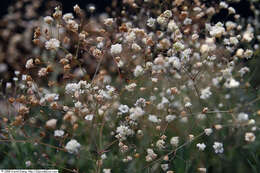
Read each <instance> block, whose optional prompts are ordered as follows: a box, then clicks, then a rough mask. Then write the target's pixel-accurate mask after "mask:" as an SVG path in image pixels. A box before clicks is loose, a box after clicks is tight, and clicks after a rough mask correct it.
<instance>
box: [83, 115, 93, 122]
mask: <svg viewBox="0 0 260 173" xmlns="http://www.w3.org/2000/svg"><path fill="white" fill-rule="evenodd" d="M93 117H94V115H93V114H89V115H86V116H85V120H87V121H92V120H93Z"/></svg>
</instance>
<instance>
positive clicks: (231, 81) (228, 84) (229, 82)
mask: <svg viewBox="0 0 260 173" xmlns="http://www.w3.org/2000/svg"><path fill="white" fill-rule="evenodd" d="M239 85H240V83H239V82H238V81H236V80H235V79H234V78H229V79H227V80H226V82H225V83H224V86H225V87H226V88H237V87H238V86H239Z"/></svg>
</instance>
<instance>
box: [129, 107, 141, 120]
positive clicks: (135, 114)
mask: <svg viewBox="0 0 260 173" xmlns="http://www.w3.org/2000/svg"><path fill="white" fill-rule="evenodd" d="M144 113H145V112H144V111H143V109H142V108H140V107H135V108H131V109H130V116H129V118H130V119H131V120H137V119H138V118H139V117H141V116H143V115H144Z"/></svg>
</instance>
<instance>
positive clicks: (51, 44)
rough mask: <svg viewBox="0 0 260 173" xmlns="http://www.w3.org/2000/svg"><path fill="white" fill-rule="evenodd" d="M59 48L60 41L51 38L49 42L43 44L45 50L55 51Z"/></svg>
mask: <svg viewBox="0 0 260 173" xmlns="http://www.w3.org/2000/svg"><path fill="white" fill-rule="evenodd" d="M59 47H60V41H59V40H57V39H55V38H52V39H50V40H49V41H46V42H45V48H46V49H48V50H56V49H57V48H59Z"/></svg>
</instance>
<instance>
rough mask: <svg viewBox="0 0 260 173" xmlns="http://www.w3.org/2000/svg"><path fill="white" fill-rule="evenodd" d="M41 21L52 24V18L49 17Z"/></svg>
mask: <svg viewBox="0 0 260 173" xmlns="http://www.w3.org/2000/svg"><path fill="white" fill-rule="evenodd" d="M43 20H44V22H45V23H47V24H51V23H52V22H53V18H52V17H51V16H46V17H44V19H43Z"/></svg>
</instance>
